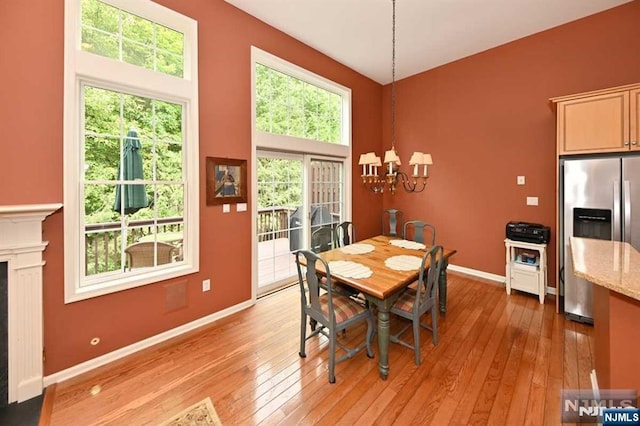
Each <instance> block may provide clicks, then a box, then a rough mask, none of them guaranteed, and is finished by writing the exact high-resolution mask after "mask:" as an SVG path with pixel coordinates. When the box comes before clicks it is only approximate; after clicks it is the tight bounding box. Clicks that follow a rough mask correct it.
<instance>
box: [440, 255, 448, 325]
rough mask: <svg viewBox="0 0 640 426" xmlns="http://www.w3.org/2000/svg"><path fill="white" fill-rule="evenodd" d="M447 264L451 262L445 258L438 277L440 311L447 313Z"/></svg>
mask: <svg viewBox="0 0 640 426" xmlns="http://www.w3.org/2000/svg"><path fill="white" fill-rule="evenodd" d="M447 266H449V262H448V261H447V260H446V259H444V260H443V263H442V269H441V270H440V277H439V278H438V297H439V299H440V313H441V314H446V313H447Z"/></svg>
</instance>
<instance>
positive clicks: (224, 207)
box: [222, 204, 231, 213]
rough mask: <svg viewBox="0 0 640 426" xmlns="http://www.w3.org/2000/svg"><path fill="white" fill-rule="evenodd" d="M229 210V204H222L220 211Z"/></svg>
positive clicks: (226, 211)
mask: <svg viewBox="0 0 640 426" xmlns="http://www.w3.org/2000/svg"><path fill="white" fill-rule="evenodd" d="M230 211H231V204H223V205H222V213H229V212H230Z"/></svg>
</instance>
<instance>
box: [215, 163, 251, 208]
mask: <svg viewBox="0 0 640 426" xmlns="http://www.w3.org/2000/svg"><path fill="white" fill-rule="evenodd" d="M206 179H207V205H208V206H215V205H218V204H233V203H246V202H247V160H237V159H233V158H220V157H206Z"/></svg>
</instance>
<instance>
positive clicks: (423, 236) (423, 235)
mask: <svg viewBox="0 0 640 426" xmlns="http://www.w3.org/2000/svg"><path fill="white" fill-rule="evenodd" d="M402 238H404V239H405V240H409V239H411V240H413V241H415V242H417V243H424V244H429V245H434V244H435V243H436V228H435V226H433V225H432V224H430V223H427V222H423V221H421V220H410V221H407V222H405V223H404V226H403V229H402Z"/></svg>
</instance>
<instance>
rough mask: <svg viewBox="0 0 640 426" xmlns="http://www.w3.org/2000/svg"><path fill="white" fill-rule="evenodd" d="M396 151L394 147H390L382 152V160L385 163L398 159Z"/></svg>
mask: <svg viewBox="0 0 640 426" xmlns="http://www.w3.org/2000/svg"><path fill="white" fill-rule="evenodd" d="M399 160H400V159H399V158H398V153H397V152H396V150H395V149H390V150H388V151H386V152H385V153H384V162H385V163H395V162H396V161H399Z"/></svg>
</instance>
